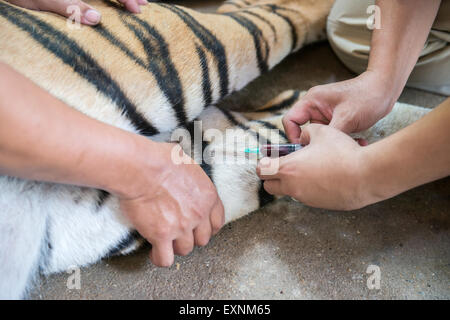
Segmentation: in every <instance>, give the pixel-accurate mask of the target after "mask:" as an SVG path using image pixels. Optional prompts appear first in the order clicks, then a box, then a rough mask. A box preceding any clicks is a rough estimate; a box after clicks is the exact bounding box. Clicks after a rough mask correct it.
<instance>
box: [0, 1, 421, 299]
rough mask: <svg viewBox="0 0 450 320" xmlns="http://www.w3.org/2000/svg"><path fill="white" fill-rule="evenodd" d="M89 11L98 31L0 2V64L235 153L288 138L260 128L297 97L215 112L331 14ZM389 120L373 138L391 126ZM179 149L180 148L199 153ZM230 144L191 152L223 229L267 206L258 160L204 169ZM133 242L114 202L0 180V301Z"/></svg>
mask: <svg viewBox="0 0 450 320" xmlns="http://www.w3.org/2000/svg"><path fill="white" fill-rule="evenodd" d="M88 2H89V3H90V4H92V5H93V6H95V7H96V8H98V9H99V10H100V11H101V13H102V22H101V24H100V25H98V26H96V27H81V28H80V29H73V28H69V26H68V25H67V21H66V19H64V18H62V17H60V16H56V15H53V14H50V13H43V12H35V11H30V10H26V9H22V8H19V7H16V6H13V5H10V4H8V3H6V2H3V1H2V0H0V60H1V61H3V62H5V63H7V64H9V65H11V66H12V67H13V68H15V69H16V70H17V71H19V72H21V73H22V74H24V75H25V76H27V77H28V78H30V79H31V80H33V81H34V82H35V83H37V84H38V85H39V86H41V87H42V88H44V89H45V90H47V91H48V92H50V93H51V94H53V95H54V96H55V97H57V98H59V99H61V100H62V101H64V102H65V103H67V104H68V105H69V106H71V107H73V108H76V109H78V110H79V111H81V112H83V113H85V114H87V115H89V116H91V117H93V118H95V119H98V120H100V121H103V122H106V123H108V124H111V125H113V126H117V127H120V128H123V129H125V130H129V131H131V132H135V133H138V134H142V135H145V136H147V137H148V138H149V139H154V140H156V141H169V140H170V139H171V137H173V134H174V133H175V132H177V130H178V131H180V130H181V131H183V132H186V131H187V132H190V133H193V132H194V131H195V130H196V126H195V121H201V123H202V128H201V131H200V132H204V133H205V132H206V131H208V130H216V131H217V130H218V131H219V132H225V130H226V129H234V131H235V132H236V135H237V145H238V147H243V146H244V142H245V144H246V145H245V146H251V145H256V144H257V142H258V139H262V140H266V141H267V140H270V141H271V142H284V141H286V137H285V135H284V133H283V131H282V130H281V131H279V132H278V133H277V134H275V135H272V136H270V137H269V136H268V135H267V132H268V130H265V131H264V130H261V129H274V128H275V129H281V128H282V125H281V114H282V111H283V110H284V109H286V108H288V107H290V106H291V105H292V104H294V103H295V102H296V101H297V100H298V99H299V98H300V96H301V95H300V93H299V92H298V91H295V90H293V91H288V92H285V93H283V94H281V95H280V96H279V97H277V98H275V99H274V100H272V101H271V102H269V104H268V105H266V106H264V107H263V108H262V110H260V111H259V112H253V113H247V114H245V113H236V112H232V111H229V110H226V109H223V108H222V109H219V108H217V107H215V106H214V104H215V103H216V102H218V101H219V100H220V99H222V98H223V97H225V96H226V95H228V94H230V93H231V92H233V91H236V90H240V89H241V88H243V87H244V86H245V85H246V84H247V83H249V82H250V81H251V80H253V79H255V78H256V77H257V76H259V75H260V74H261V73H263V72H265V71H267V70H269V69H271V68H272V67H273V66H275V65H276V64H277V63H279V62H280V61H281V60H282V59H283V58H285V57H286V56H287V55H288V54H289V53H291V52H293V51H296V50H298V49H300V48H301V47H302V46H304V45H305V44H307V43H311V42H314V41H316V40H319V39H323V38H324V37H325V32H324V28H325V20H326V16H327V14H328V12H329V10H330V7H331V5H332V0H316V1H314V0H245V1H244V0H235V1H227V2H225V3H224V4H223V6H221V7H220V8H219V10H218V12H217V13H214V14H205V13H199V12H195V11H193V10H190V9H187V8H183V7H180V6H175V5H170V4H163V3H151V4H149V5H147V6H145V7H143V8H142V13H141V14H139V15H133V14H129V13H127V12H126V11H124V10H123V9H122V8H121V7H120V6H119V5H117V4H116V3H115V2H112V1H111V2H110V1H106V0H105V1H100V0H96V1H88ZM422 113H423V112H422V111H421V110H419V111H417V115H416V116H414V117H415V118H417V117H418V116H419V114H422ZM24 116H26V115H24ZM414 117H413V118H414ZM394 120H395V119H394ZM395 121H397V120H395ZM395 121H394V122H395ZM394 122H388V123H387V124H385V125H383V130H385V132H389V131H388V130H386V127H392V128H395V127H396V125H392V123H394ZM397 122H398V121H397ZM400 122H401V121H400ZM401 125H403V124H401ZM399 126H400V125H399ZM397 127H398V126H397ZM272 133H273V132H272ZM371 134H372V136H373V137H376V131H373V132H372V133H371ZM186 141H187V140H185V139H183V142H181V144H182V146H183V148H184V149H185V150H186V151H189V150H191V149H196V148H197V147H198V146H195V147H193V146H192V144H191V143H189V142H186ZM235 147H236V145H229V144H228V142H224V141H222V140H220V139H214V138H211V137H208V135H205V136H204V138H203V142H202V143H201V144H200V149H201V150H193V151H194V154H195V152H200V153H202V152H203V151H205V150H206V149H208V150H209V153H208V154H209V155H210V157H211V158H212V161H208V163H206V162H202V163H201V166H202V168H203V169H204V170H205V172H206V173H207V174H208V176H209V177H210V178H211V179H212V181H213V182H214V184H215V185H216V187H217V190H218V193H219V196H220V198H221V199H222V202H223V204H224V207H225V215H226V222H229V221H231V220H234V219H237V218H239V217H241V216H243V215H245V214H247V213H249V212H251V211H254V210H256V209H258V208H259V207H261V206H262V205H264V204H266V203H268V202H270V201H272V200H273V197H272V196H270V195H269V194H267V193H266V192H265V191H264V189H263V188H262V185H261V181H259V179H258V178H257V176H256V174H255V167H256V161H243V162H239V163H237V162H236V161H231V162H227V161H222V162H219V161H214V160H215V158H216V157H217V155H218V154H224V153H230V152H231V153H232V154H234V155H235V149H234V148H235ZM235 157H236V156H235ZM244 160H249V159H244ZM250 160H251V159H250ZM141 243H142V240H141V239H140V237H139V235H138V234H137V233H136V232H135V231H134V230H133V228H132V226H131V225H130V224H129V223H128V222H127V221H126V220H125V219H124V217H123V216H122V215H121V214H120V212H119V210H118V203H117V200H116V199H115V198H114V197H113V196H112V195H109V194H108V193H106V192H104V191H101V190H94V189H90V188H80V187H75V186H66V185H57V184H49V183H39V182H32V181H26V180H21V179H16V178H12V177H7V176H0V297H3V298H4V297H7V298H11V297H12V298H17V297H21V296H22V295H23V294H24V292H25V289H26V287H27V286H28V284H29V283H30V281H32V279H33V276H34V275H36V274H37V273H38V272H37V271H38V270H39V271H40V272H41V273H42V274H50V273H53V272H60V271H63V270H66V269H67V268H69V267H72V266H84V265H88V264H91V263H95V262H96V261H98V260H99V259H101V258H102V257H105V256H108V255H111V254H125V253H129V252H132V251H133V250H135V249H136V248H137V247H138V246H139V245H140V244H141Z"/></svg>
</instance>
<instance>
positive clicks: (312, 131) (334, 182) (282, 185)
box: [257, 124, 371, 210]
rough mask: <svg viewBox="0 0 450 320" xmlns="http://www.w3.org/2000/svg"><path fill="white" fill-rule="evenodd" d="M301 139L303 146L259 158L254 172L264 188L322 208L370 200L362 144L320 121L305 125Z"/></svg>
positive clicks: (358, 205) (345, 207)
mask: <svg viewBox="0 0 450 320" xmlns="http://www.w3.org/2000/svg"><path fill="white" fill-rule="evenodd" d="M300 143H301V144H303V145H306V146H305V147H303V148H302V149H301V150H299V151H296V152H294V153H291V154H289V155H287V156H284V157H280V158H274V159H271V158H263V159H261V161H260V163H259V164H258V167H257V173H258V175H259V177H260V178H261V179H263V180H265V181H264V189H266V191H267V192H269V193H270V194H276V195H288V196H291V197H293V198H295V199H297V200H299V201H301V202H302V203H305V204H307V205H309V206H313V207H320V208H325V209H337V210H353V209H357V208H361V207H363V206H365V205H368V204H369V203H371V198H370V193H369V192H368V189H367V187H368V186H367V185H366V180H367V179H365V172H366V166H365V164H366V163H365V153H364V149H365V147H364V148H363V147H360V146H359V145H358V143H356V142H355V141H354V140H353V139H352V138H351V137H349V136H348V135H346V134H344V133H342V132H341V131H339V130H337V129H335V128H332V127H330V126H325V125H321V124H310V125H308V126H306V127H304V128H303V130H302V133H301V137H300ZM274 167H276V168H277V170H273V168H274ZM269 168H270V169H269ZM272 173H274V174H272Z"/></svg>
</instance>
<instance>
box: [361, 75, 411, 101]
mask: <svg viewBox="0 0 450 320" xmlns="http://www.w3.org/2000/svg"><path fill="white" fill-rule="evenodd" d="M360 77H364V78H365V79H367V80H366V81H368V86H369V87H368V90H370V91H371V92H372V93H373V94H375V95H376V96H377V97H378V99H379V100H381V101H382V104H385V105H389V106H390V107H392V106H393V105H394V104H395V102H396V101H397V100H398V97H399V96H400V93H401V90H402V88H403V86H402V87H401V88H400V90H399V89H398V88H397V86H396V80H395V77H393V76H392V75H391V74H389V73H388V72H384V71H383V70H380V69H370V68H367V70H366V71H364V72H363V73H362V74H361V75H360Z"/></svg>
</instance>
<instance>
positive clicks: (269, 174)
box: [256, 157, 282, 180]
mask: <svg viewBox="0 0 450 320" xmlns="http://www.w3.org/2000/svg"><path fill="white" fill-rule="evenodd" d="M280 161H282V160H281V159H280V158H273V159H271V158H268V157H265V158H262V159H261V160H259V162H258V165H257V166H256V174H257V175H258V177H259V178H260V179H261V180H272V179H279V178H280V177H279V175H278V173H279V169H280Z"/></svg>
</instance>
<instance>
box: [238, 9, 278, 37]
mask: <svg viewBox="0 0 450 320" xmlns="http://www.w3.org/2000/svg"><path fill="white" fill-rule="evenodd" d="M241 13H244V14H249V15H251V16H254V17H255V18H257V19H259V20H261V21H262V22H263V23H265V24H267V25H268V26H269V27H270V29H272V32H273V34H274V38H275V42H277V41H278V36H277V30H276V29H275V26H274V25H273V24H272V22H270V21H269V20H267V19H266V18H264V17H263V16H261V15H259V14H257V13H256V12H253V11H248V10H246V11H241Z"/></svg>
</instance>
